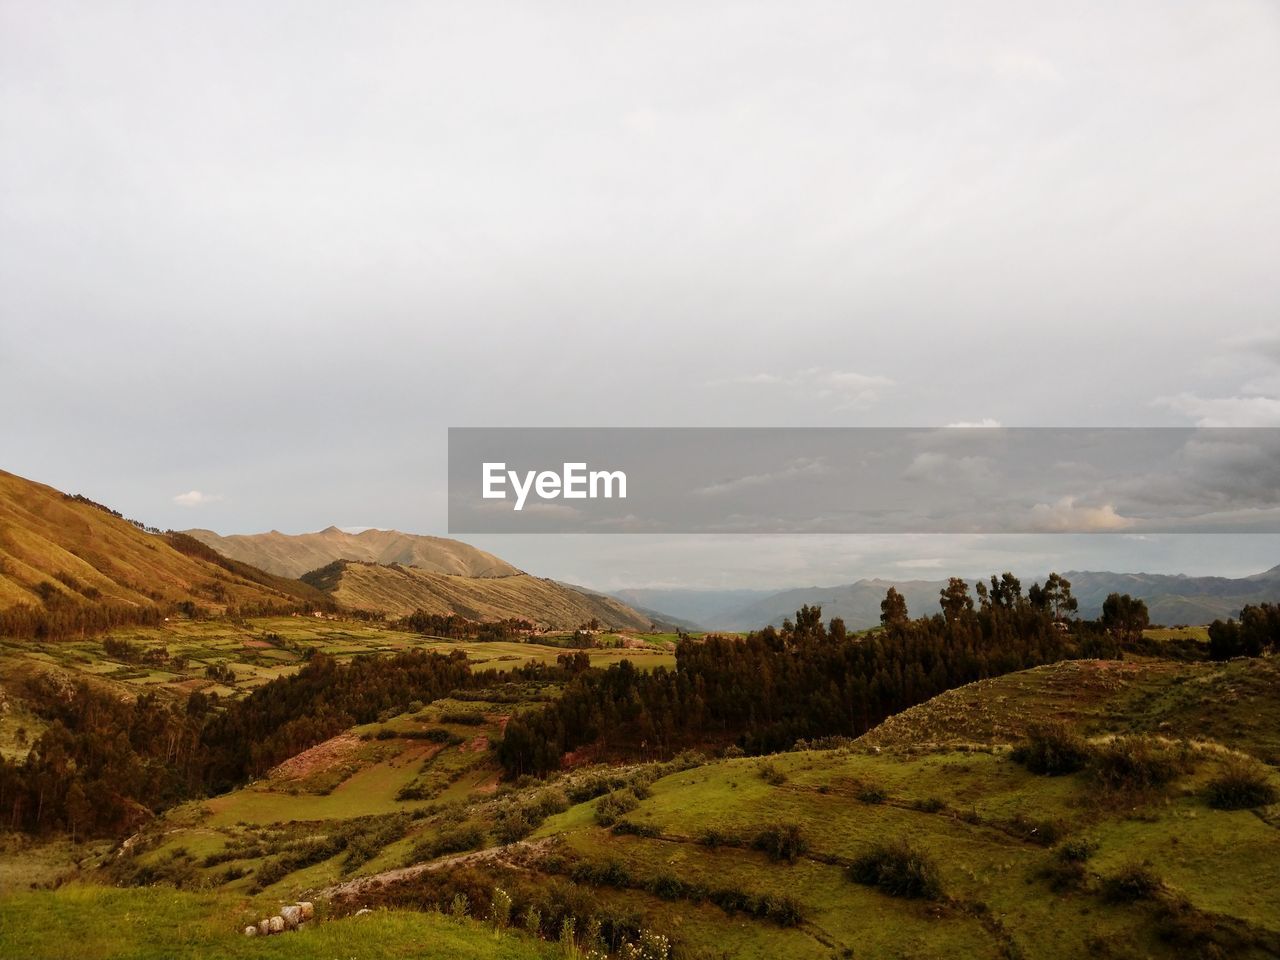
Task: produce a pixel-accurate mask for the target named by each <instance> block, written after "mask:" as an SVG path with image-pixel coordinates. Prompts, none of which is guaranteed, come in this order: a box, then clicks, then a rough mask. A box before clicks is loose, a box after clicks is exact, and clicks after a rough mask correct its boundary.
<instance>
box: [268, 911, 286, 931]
mask: <svg viewBox="0 0 1280 960" xmlns="http://www.w3.org/2000/svg"><path fill="white" fill-rule="evenodd" d="M267 923H268V924H270V926H271V932H272V933H283V932H284V917H282V916H280V915H279V914H277V915H276V916H274V917H272V918H271V919H270V920H268V921H267Z"/></svg>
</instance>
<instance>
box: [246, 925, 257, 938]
mask: <svg viewBox="0 0 1280 960" xmlns="http://www.w3.org/2000/svg"><path fill="white" fill-rule="evenodd" d="M244 935H245V936H246V937H256V936H257V935H258V928H257V927H256V926H254V925H253V924H249V926H247V927H245V928H244Z"/></svg>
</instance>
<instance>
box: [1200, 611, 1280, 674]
mask: <svg viewBox="0 0 1280 960" xmlns="http://www.w3.org/2000/svg"><path fill="white" fill-rule="evenodd" d="M1267 651H1280V604H1271V603H1262V604H1257V605H1256V606H1255V605H1253V604H1250V605H1249V606H1246V607H1245V608H1244V609H1243V610H1241V611H1240V619H1239V621H1236V620H1235V619H1228V620H1225V621H1224V620H1215V621H1213V623H1211V624H1210V625H1209V656H1210V658H1212V659H1214V660H1230V659H1231V658H1232V657H1256V656H1260V655H1261V654H1263V653H1266V652H1267Z"/></svg>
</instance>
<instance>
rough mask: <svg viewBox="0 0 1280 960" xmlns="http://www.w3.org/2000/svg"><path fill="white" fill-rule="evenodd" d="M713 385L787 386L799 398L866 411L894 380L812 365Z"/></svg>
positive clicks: (763, 373) (715, 382) (726, 380)
mask: <svg viewBox="0 0 1280 960" xmlns="http://www.w3.org/2000/svg"><path fill="white" fill-rule="evenodd" d="M707 385H708V386H711V387H726V386H754V387H773V388H778V389H784V390H786V391H787V392H789V393H791V394H792V395H794V396H795V397H796V398H797V399H801V400H807V401H810V402H815V401H822V402H826V403H830V404H832V409H833V410H866V409H868V408H869V407H872V406H874V405H875V404H877V403H879V402H880V397H881V394H882V393H883V392H884V391H885V390H887V389H889V388H890V387H893V386H894V385H895V384H894V381H893V380H891V379H890V378H889V377H882V376H879V375H877V374H868V373H858V372H856V371H853V370H828V369H826V368H824V367H809V368H807V369H804V370H797V371H795V372H793V373H786V374H782V373H765V372H762V373H752V374H745V375H743V376H738V377H726V378H723V379H719V380H711V381H709V382H708V384H707Z"/></svg>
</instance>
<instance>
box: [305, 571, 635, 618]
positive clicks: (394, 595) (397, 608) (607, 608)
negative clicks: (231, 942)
mask: <svg viewBox="0 0 1280 960" xmlns="http://www.w3.org/2000/svg"><path fill="white" fill-rule="evenodd" d="M303 581H304V582H305V583H308V584H310V585H312V586H314V587H316V588H318V589H320V590H323V591H324V592H325V593H326V594H327V595H328V596H329V597H331V598H332V599H333V600H334V601H335V602H336V603H339V604H341V605H342V606H344V607H347V608H348V609H352V610H372V611H376V612H379V613H385V614H387V615H388V616H407V615H408V614H411V613H414V612H415V611H418V610H423V611H426V612H427V613H439V614H449V613H456V614H458V615H460V616H463V617H466V618H468V619H470V620H505V619H509V618H510V619H525V620H530V621H532V622H534V623H536V624H538V625H540V626H542V627H548V628H551V629H557V630H572V629H574V628H575V627H578V626H581V625H582V624H584V623H587V622H589V621H591V620H597V621H599V622H600V624H601V625H603V626H605V627H610V628H614V629H630V630H649V629H652V628H653V620H652V618H651V617H649V616H648V615H646V614H643V613H640V612H638V611H636V610H633V609H632V608H630V607H628V606H627V605H626V604H624V603H622V602H620V601H618V600H614V599H613V598H611V597H605V596H602V595H600V594H594V593H589V592H587V591H583V590H576V589H573V588H571V587H568V586H565V585H564V584H561V583H557V582H556V581H555V580H544V579H541V578H539V577H534V576H530V575H529V574H527V573H518V574H515V575H512V576H504V577H460V576H449V575H447V574H441V573H433V572H431V571H428V570H421V569H418V568H417V567H409V566H402V565H400V564H393V565H390V566H384V565H381V564H374V563H360V562H357V561H352V560H335V561H334V562H333V563H330V564H329V565H328V566H325V567H322V568H320V569H319V570H313V571H312V572H311V573H308V574H306V575H305V576H304V577H303Z"/></svg>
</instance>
